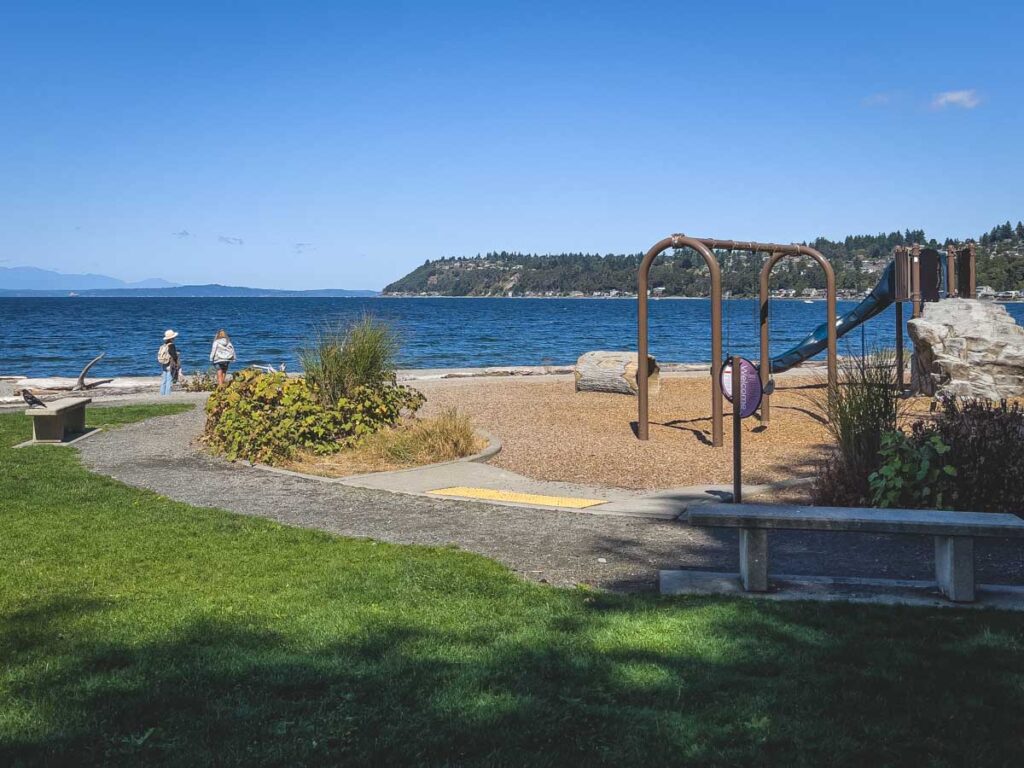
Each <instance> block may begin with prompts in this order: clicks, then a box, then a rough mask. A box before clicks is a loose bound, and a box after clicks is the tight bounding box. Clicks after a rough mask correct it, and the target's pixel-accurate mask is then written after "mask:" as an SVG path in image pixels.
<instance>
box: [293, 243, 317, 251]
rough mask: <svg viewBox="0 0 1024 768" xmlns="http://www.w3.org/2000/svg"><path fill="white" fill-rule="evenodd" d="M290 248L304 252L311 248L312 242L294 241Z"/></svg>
mask: <svg viewBox="0 0 1024 768" xmlns="http://www.w3.org/2000/svg"><path fill="white" fill-rule="evenodd" d="M292 248H293V250H294V251H295V252H296V253H305V252H306V251H309V250H312V249H313V244H312V243H295V245H293V246H292Z"/></svg>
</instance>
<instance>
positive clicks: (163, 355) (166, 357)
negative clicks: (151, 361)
mask: <svg viewBox="0 0 1024 768" xmlns="http://www.w3.org/2000/svg"><path fill="white" fill-rule="evenodd" d="M156 361H157V362H158V363H160V365H170V364H171V351H170V350H169V349H168V348H167V345H166V344H161V345H160V349H158V350H157V351H156Z"/></svg>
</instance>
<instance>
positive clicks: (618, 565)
mask: <svg viewBox="0 0 1024 768" xmlns="http://www.w3.org/2000/svg"><path fill="white" fill-rule="evenodd" d="M202 424H203V414H202V411H201V410H199V409H196V410H194V411H191V412H188V413H184V414H179V415H176V416H167V417H163V418H160V419H156V420H151V421H147V422H143V423H140V424H134V425H130V426H127V427H124V428H121V429H117V430H111V431H108V432H102V433H100V434H98V435H96V436H95V437H92V438H90V439H89V440H86V441H84V442H82V443H80V444H79V447H78V450H79V451H80V453H81V455H82V459H83V461H84V462H85V464H86V465H87V466H88V467H91V468H92V469H93V470H94V471H97V472H100V473H102V474H105V475H109V476H111V477H114V478H117V479H118V480H121V481H122V482H125V483H128V484H129V485H133V486H137V487H140V488H148V489H150V490H153V491H155V492H157V493H160V494H163V495H165V496H168V497H170V498H173V499H177V500H179V501H183V502H186V503H189V504H192V505H195V506H201V507H217V508H220V509H227V510H230V511H232V512H237V513H240V514H245V515H256V516H260V517H266V518H270V519H273V520H277V521H278V522H281V523H284V524H288V525H298V526H304V527H309V528H317V529H321V530H325V531H330V532H333V533H338V534H342V535H346V536H353V537H368V538H373V539H377V540H381V541H390V542H396V543H401V544H427V545H455V546H458V547H461V548H463V549H466V550H469V551H472V552H477V553H479V554H482V555H485V556H487V557H491V558H494V559H495V560H498V561H499V562H502V563H504V564H506V565H507V566H508V567H510V568H512V569H513V570H515V571H516V572H517V573H519V574H521V575H523V576H524V577H525V578H529V579H533V580H538V581H545V582H550V583H552V584H558V585H571V584H581V583H582V584H591V585H594V586H598V587H603V588H607V589H617V590H637V589H653V588H654V587H655V585H656V580H657V574H658V571H659V570H662V569H675V568H689V569H700V570H712V571H736V570H737V569H738V564H737V549H738V547H737V540H736V534H735V533H734V532H730V531H714V530H710V529H698V528H691V527H690V526H688V525H685V524H683V523H679V522H673V521H667V520H658V519H651V518H641V517H624V516H613V515H593V514H580V513H578V512H570V511H563V510H550V509H536V508H523V507H511V506H498V505H492V504H483V503H467V502H462V501H455V500H449V499H441V498H438V499H434V498H427V497H423V496H410V495H403V494H397V493H390V492H386V491H379V490H372V489H368V488H356V487H351V486H347V485H343V484H340V483H330V482H319V481H316V480H309V479H304V478H301V477H295V476H288V475H281V474H277V473H272V472H265V471H261V470H259V469H256V468H253V467H249V466H247V465H244V464H230V463H228V462H226V461H223V460H221V459H216V458H213V457H210V456H208V455H206V454H205V453H203V452H202V451H200V450H199V449H198V448H196V447H195V446H194V445H193V442H192V441H193V439H194V438H195V437H196V436H197V435H198V434H199V433H200V431H201V429H202ZM931 549H932V542H931V540H930V539H926V538H924V537H907V536H905V537H899V536H880V535H866V534H822V533H814V532H778V533H777V534H773V538H772V569H773V571H775V570H777V571H778V572H782V573H788V574H796V575H799V574H805V575H820V574H826V573H827V574H829V575H831V576H855V575H856V576H865V577H870V578H900V579H928V578H930V574H931V571H932V560H931V557H932V551H931ZM976 557H977V564H978V565H977V576H978V580H979V581H980V582H985V583H1002V584H1007V583H1009V584H1024V552H1022V551H1021V547H1020V546H1019V545H1016V544H1014V543H1012V542H1001V541H993V542H979V545H978V547H977V550H976Z"/></svg>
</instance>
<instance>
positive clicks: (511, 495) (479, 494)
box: [428, 486, 608, 509]
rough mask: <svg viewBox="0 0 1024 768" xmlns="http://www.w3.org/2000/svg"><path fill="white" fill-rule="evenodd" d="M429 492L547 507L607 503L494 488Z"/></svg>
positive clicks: (580, 506)
mask: <svg viewBox="0 0 1024 768" xmlns="http://www.w3.org/2000/svg"><path fill="white" fill-rule="evenodd" d="M428 493H433V494H437V495H438V496H461V497H462V498H464V499H485V500H486V501H509V502H512V503H514V504H537V505H540V506H545V507H566V508H569V509H586V508H587V507H596V506H597V505H598V504H606V503H607V501H608V500H607V499H580V498H575V497H573V496H544V495H543V494H539V493H517V492H515V491H497V490H494V489H493V488H467V487H465V486H455V487H453V488H439V489H437V490H436V491H428Z"/></svg>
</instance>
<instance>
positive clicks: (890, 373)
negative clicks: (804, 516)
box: [813, 349, 903, 505]
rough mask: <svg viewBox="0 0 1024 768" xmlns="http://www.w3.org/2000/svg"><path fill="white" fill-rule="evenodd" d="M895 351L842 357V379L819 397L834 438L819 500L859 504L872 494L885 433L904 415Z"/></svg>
mask: <svg viewBox="0 0 1024 768" xmlns="http://www.w3.org/2000/svg"><path fill="white" fill-rule="evenodd" d="M898 383H899V380H898V371H897V369H896V355H895V353H894V352H893V351H892V350H889V349H881V350H876V351H874V352H872V353H871V354H869V355H866V356H862V357H848V358H844V359H843V360H841V361H840V366H839V381H838V385H837V386H835V387H829V386H826V388H825V391H824V395H820V396H818V397H817V398H815V400H814V404H815V407H816V410H818V412H819V413H820V415H821V416H822V417H823V418H824V420H825V422H826V424H827V428H828V431H829V434H831V436H832V439H833V440H834V443H835V445H834V451H833V452H832V454H831V455H830V456H829V457H828V459H827V460H826V462H825V465H824V466H823V467H822V471H821V472H820V473H819V475H818V477H817V479H816V481H815V485H814V491H813V494H814V502H815V503H816V504H832V505H859V504H864V503H866V502H867V501H868V500H869V499H870V498H871V487H870V484H869V482H868V477H869V476H870V475H871V473H872V472H874V471H875V470H877V469H878V467H879V464H880V462H881V457H880V449H881V447H882V436H883V435H886V434H888V433H891V432H895V431H897V430H898V429H899V423H900V420H901V417H902V414H903V406H902V400H901V399H900V388H899V386H898Z"/></svg>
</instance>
